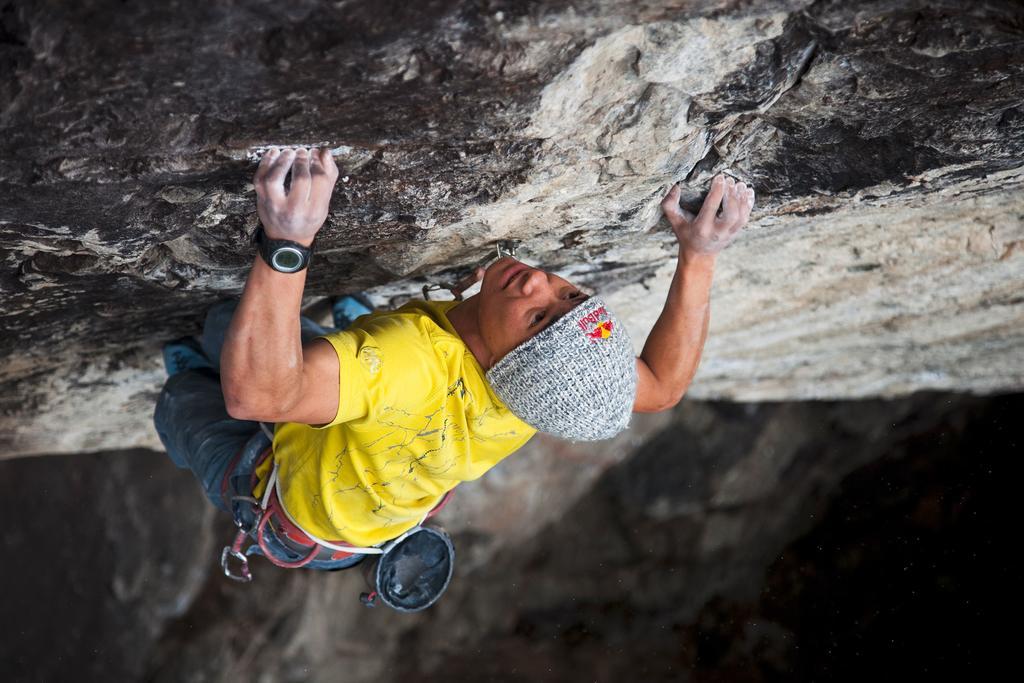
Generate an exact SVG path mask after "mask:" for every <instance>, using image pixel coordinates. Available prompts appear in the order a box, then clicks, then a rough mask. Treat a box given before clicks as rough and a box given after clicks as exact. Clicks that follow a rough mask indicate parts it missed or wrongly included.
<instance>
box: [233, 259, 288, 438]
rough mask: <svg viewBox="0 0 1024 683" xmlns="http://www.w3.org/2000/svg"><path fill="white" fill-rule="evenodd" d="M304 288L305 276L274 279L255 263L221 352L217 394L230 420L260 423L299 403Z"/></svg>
mask: <svg viewBox="0 0 1024 683" xmlns="http://www.w3.org/2000/svg"><path fill="white" fill-rule="evenodd" d="M305 284H306V271H305V270H301V271H299V272H297V273H279V272H277V271H275V270H274V269H272V268H271V267H270V266H268V265H267V264H266V263H265V262H264V261H263V259H262V258H261V257H259V256H257V257H256V259H255V262H254V263H253V267H252V270H251V271H250V272H249V279H248V280H247V281H246V283H245V291H244V292H243V294H242V299H241V302H240V303H239V304H238V308H237V309H236V310H235V315H234V317H233V318H232V319H231V325H230V326H229V327H228V331H227V336H226V338H225V340H224V348H223V350H222V352H221V361H220V364H221V388H222V389H223V391H224V401H225V404H226V406H227V409H228V414H230V415H231V416H233V417H237V418H240V419H265V417H264V416H267V415H273V414H277V413H280V412H283V411H286V410H287V409H288V408H289V407H290V406H291V405H293V404H294V403H295V402H297V401H298V400H299V397H300V396H301V392H302V337H301V335H300V332H299V327H300V326H299V315H300V309H301V306H302V290H303V288H304V286H305Z"/></svg>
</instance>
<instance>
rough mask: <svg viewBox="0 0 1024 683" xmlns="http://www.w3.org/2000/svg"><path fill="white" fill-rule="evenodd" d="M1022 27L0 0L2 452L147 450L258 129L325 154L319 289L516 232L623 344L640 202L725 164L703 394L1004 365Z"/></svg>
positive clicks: (231, 236)
mask: <svg viewBox="0 0 1024 683" xmlns="http://www.w3.org/2000/svg"><path fill="white" fill-rule="evenodd" d="M1022 40H1024V12H1022V10H1021V6H1020V4H1019V3H1015V2H1009V1H1005V2H989V3H984V4H975V3H962V2H953V1H952V0H947V1H943V2H902V1H900V2H897V1H895V0H889V1H879V2H865V3H848V2H837V1H826V0H819V1H818V2H811V1H810V0H789V1H783V0H779V1H777V2H757V3H745V2H727V1H725V0H722V1H720V2H711V3H703V2H682V1H679V2H665V3H653V2H644V3H618V2H610V1H608V2H601V1H598V0H592V1H591V2H579V3H567V2H552V3H539V2H537V3H535V2H526V1H524V2H513V1H511V0H510V1H508V2H502V1H500V0H494V1H480V2H473V3H457V2H444V1H441V0H438V1H434V2H425V3H405V2H390V1H377V2H335V3H319V2H309V1H307V2H292V3H287V4H286V5H273V6H266V5H265V4H264V3H257V2H235V3H209V2H206V3H198V2H189V3H184V2H170V3H155V2H154V3H130V4H127V5H125V4H123V3H119V2H114V1H113V0H88V1H86V2H81V3H74V4H70V5H69V4H66V3H28V2H3V3H2V4H0V64H2V65H3V69H2V70H0V130H2V133H3V135H2V136H0V140H2V141H0V258H2V263H3V268H2V270H0V293H2V296H3V302H4V303H3V310H2V326H3V338H2V342H0V357H2V359H3V360H2V361H0V412H2V415H3V418H2V419H3V423H2V426H0V450H2V451H3V452H4V453H5V454H16V453H50V452H58V451H81V450H88V449H100V448H125V447H129V446H133V445H145V446H150V447H152V446H156V445H157V442H156V437H155V434H154V433H153V432H152V429H151V428H150V427H149V424H148V422H149V420H148V415H149V410H150V406H151V404H152V400H153V396H154V394H155V392H156V391H157V390H158V388H159V385H160V373H159V366H158V360H157V354H158V349H159V344H160V343H161V341H163V340H165V339H168V338H171V337H175V336H179V335H181V334H183V333H187V332H190V331H194V330H195V328H196V325H197V324H198V321H199V319H200V316H201V314H202V311H203V309H204V307H205V306H206V305H208V304H209V303H211V302H213V301H215V300H217V299H219V298H222V297H224V296H229V295H234V294H237V293H238V292H239V290H240V286H241V284H242V282H243V279H244V276H245V273H246V269H247V266H248V264H249V262H250V259H251V256H250V252H249V250H248V249H247V248H246V247H244V243H245V239H246V234H247V233H248V232H249V231H250V230H251V229H252V228H253V227H254V226H255V220H256V218H255V211H254V202H253V194H252V191H251V185H250V184H249V181H250V178H251V174H252V170H253V169H252V167H251V165H249V164H248V163H247V162H245V161H244V160H243V159H244V153H245V150H246V149H247V148H248V147H249V146H251V145H254V144H266V143H328V144H330V145H332V146H339V147H343V148H344V153H343V154H342V155H341V157H340V159H339V160H340V162H341V164H342V166H343V168H344V171H343V175H344V178H346V179H347V180H345V179H343V182H341V183H339V187H338V189H337V192H336V198H335V201H334V203H333V205H332V213H331V217H330V219H329V222H328V225H327V227H326V228H325V229H324V231H323V233H322V236H321V238H320V240H319V252H318V256H317V260H316V262H315V268H314V270H313V274H312V279H311V282H310V287H309V293H310V295H311V296H318V295H324V294H328V293H331V292H336V291H339V290H342V289H349V288H354V287H376V288H377V289H374V290H372V291H373V295H374V296H375V297H377V299H378V301H380V302H381V303H386V302H390V303H396V302H397V298H400V295H401V292H403V291H409V289H410V287H411V284H410V283H416V282H417V280H416V278H424V277H437V278H449V277H453V276H454V275H456V274H457V273H458V272H460V271H461V270H464V269H465V268H467V267H469V266H470V265H473V264H475V263H476V262H478V261H480V260H481V259H483V258H485V257H486V255H487V253H488V252H489V250H490V249H492V248H493V244H494V242H495V240H497V239H500V238H507V237H511V238H517V239H520V240H522V241H523V243H524V249H525V250H526V254H525V255H526V256H527V258H528V259H529V258H530V257H531V256H532V258H533V260H534V261H535V262H538V263H540V264H541V265H544V266H546V267H549V268H553V269H560V270H561V271H562V272H564V273H566V274H568V275H570V276H572V277H573V278H574V279H576V280H578V281H579V282H581V283H583V284H585V285H588V286H590V287H593V288H600V289H602V290H603V291H606V292H608V294H609V296H610V298H611V299H612V301H613V302H614V303H615V304H616V305H617V307H618V308H620V309H623V310H626V309H627V307H628V316H627V319H628V322H629V323H631V329H632V330H633V336H634V337H635V338H636V339H637V340H638V342H639V341H641V340H642V339H643V338H644V335H645V333H646V331H647V329H649V327H650V325H651V324H652V323H653V320H654V319H655V317H656V316H657V314H658V312H659V310H660V305H661V301H660V296H661V294H662V292H663V291H664V290H665V288H666V287H667V285H668V279H669V277H668V276H669V273H670V272H671V268H672V263H673V257H674V253H675V252H674V247H673V238H672V236H671V233H670V232H669V231H668V229H667V227H666V225H665V223H664V222H663V221H662V222H659V217H658V211H657V204H658V200H659V198H660V197H661V195H662V194H663V193H664V191H665V189H666V188H667V186H668V184H669V183H670V182H671V181H674V180H682V181H684V182H685V183H686V185H687V187H688V188H689V191H690V194H691V196H692V197H691V198H692V199H698V198H699V196H700V194H701V193H702V192H703V190H705V189H706V187H707V183H708V181H709V179H710V178H711V177H712V175H713V174H714V173H715V172H716V171H717V170H719V169H721V168H730V169H732V170H733V171H734V172H736V173H738V174H739V175H740V176H741V177H744V178H746V179H748V180H749V181H750V182H751V183H752V184H753V186H754V187H755V188H756V191H757V193H758V204H757V207H756V209H755V212H754V215H753V217H752V221H751V222H752V224H751V227H750V228H749V229H748V231H747V234H746V235H745V236H744V237H743V239H741V240H740V241H739V242H738V243H737V244H736V245H735V246H734V247H733V248H731V249H730V250H729V252H727V256H725V257H724V258H723V260H722V267H721V271H720V274H719V275H718V279H717V286H716V291H715V303H714V314H713V322H712V330H711V336H710V342H709V345H708V349H707V354H706V357H705V360H704V363H703V365H702V368H701V371H700V373H699V375H698V377H697V381H696V383H695V385H694V387H693V395H695V396H701V397H732V398H739V399H764V398H772V399H777V398H785V397H839V396H871V395H896V394H901V393H905V392H909V391H913V390H915V389H919V388H939V387H957V388H961V389H965V390H970V391H976V392H990V391H998V390H1009V389H1012V388H1015V387H1021V386H1022V385H1024V356H1022V355H1021V354H1020V353H1015V350H1016V348H1018V347H1019V346H1020V345H1021V343H1022V341H1024V340H1022V338H1021V337H1022V332H1021V330H1022V329H1024V325H1022V322H1024V295H1022V291H1021V286H1020V272H1021V267H1022V264H1024V247H1022V245H1024V219H1022V215H1024V193H1022V192H1021V189H1022V185H1024V171H1022V170H1021V152H1022V149H1024V109H1022V104H1021V102H1022V98H1024V85H1022V83H1024V79H1022V78H1021V75H1022V71H1024V42H1022ZM419 282H421V281H419ZM638 299H639V300H640V301H641V303H640V305H637V303H636V302H637V300H638ZM97 406H98V407H99V408H98V409H97ZM86 413H88V417H84V416H83V415H84V414H86ZM55 424H59V425H61V427H60V428H59V429H53V427H52V425H55Z"/></svg>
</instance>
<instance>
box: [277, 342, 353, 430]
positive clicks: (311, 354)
mask: <svg viewBox="0 0 1024 683" xmlns="http://www.w3.org/2000/svg"><path fill="white" fill-rule="evenodd" d="M338 371H339V362H338V354H337V353H335V351H334V348H333V347H332V346H331V345H330V344H329V343H327V341H325V340H324V339H314V340H312V341H309V342H307V343H306V344H303V346H302V380H301V382H300V387H299V391H298V393H297V395H296V398H295V399H294V400H292V401H290V402H289V405H286V406H283V407H282V410H281V412H280V413H279V414H278V415H276V416H275V419H274V421H275V422H300V423H303V424H310V425H320V424H326V423H329V422H332V421H333V420H334V418H335V416H336V415H337V414H338V397H339V381H340V380H339V374H338ZM284 393H285V392H283V391H282V395H284Z"/></svg>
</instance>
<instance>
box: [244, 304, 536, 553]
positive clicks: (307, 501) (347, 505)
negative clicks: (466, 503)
mask: <svg viewBox="0 0 1024 683" xmlns="http://www.w3.org/2000/svg"><path fill="white" fill-rule="evenodd" d="M457 303H458V302H456V301H411V302H409V303H407V304H405V305H404V306H402V307H401V308H399V309H397V310H395V311H379V312H376V313H371V314H368V315H364V316H361V317H359V318H358V319H357V320H356V321H355V322H354V323H353V324H352V326H351V327H349V328H348V329H347V330H345V331H343V332H335V333H332V334H330V335H327V336H325V337H324V338H325V339H327V341H329V342H330V343H331V345H333V346H334V349H335V351H337V353H338V361H339V363H340V365H341V370H340V380H341V396H340V397H339V401H338V414H337V415H336V416H335V418H334V420H332V421H331V422H330V424H327V425H323V426H321V427H312V426H310V425H305V424H299V423H295V422H284V423H280V424H278V425H277V426H276V429H275V431H274V458H273V460H274V461H275V462H276V463H277V465H278V487H279V488H278V490H279V493H280V497H281V503H282V504H283V505H284V508H285V510H286V511H287V512H288V514H289V515H290V516H291V517H292V519H294V520H295V522H297V523H298V525H299V526H300V527H302V528H303V529H304V530H305V531H307V532H308V533H311V534H313V535H315V536H318V537H320V538H322V539H324V540H342V541H347V542H348V543H351V544H353V545H357V546H370V545H375V544H377V543H381V542H382V541H387V540H389V539H392V538H394V537H396V536H398V535H400V534H401V533H402V532H404V531H406V530H408V529H411V528H412V527H414V526H416V524H417V523H419V521H420V520H421V519H422V518H423V516H424V515H426V514H427V512H429V511H430V509H431V508H433V507H434V505H436V504H437V503H438V502H439V501H440V499H441V497H442V496H444V494H445V493H447V492H448V491H450V490H451V489H452V488H454V487H455V486H456V485H457V484H458V483H459V482H462V481H467V480H471V479H476V478H478V477H479V476H480V475H482V474H483V473H484V472H486V471H487V470H489V469H490V468H492V467H494V466H495V465H496V464H498V463H499V462H500V461H501V460H502V459H503V458H505V457H506V456H507V455H510V454H511V453H513V452H514V451H516V450H517V449H519V448H520V447H521V446H522V445H523V444H525V443H526V442H527V441H529V440H530V438H531V437H532V436H533V435H534V434H535V433H536V431H537V430H535V429H534V428H533V427H531V426H529V425H528V424H526V423H525V422H523V421H522V420H520V419H519V418H518V417H516V416H515V415H514V414H513V413H512V412H511V411H509V410H508V408H506V407H505V404H504V403H502V401H501V399H499V398H498V397H497V396H496V395H495V394H494V392H493V391H492V389H491V388H490V386H489V385H488V384H487V380H486V379H485V377H484V370H483V368H482V367H481V366H480V364H479V363H478V362H477V360H476V358H475V357H474V356H473V354H472V353H470V351H469V348H468V347H467V346H466V344H465V343H464V342H463V341H462V339H461V338H460V337H459V336H458V334H457V333H456V331H455V328H454V327H452V324H451V323H450V322H449V321H448V318H447V316H446V315H445V313H446V312H447V311H448V310H449V309H450V308H452V307H454V306H455V305H456V304H457ZM270 466H271V462H270V458H268V459H267V461H266V462H265V463H264V464H263V466H261V468H260V469H259V470H258V471H257V474H258V475H259V482H260V483H259V485H258V486H257V487H256V491H255V492H254V494H255V495H256V496H262V494H263V489H264V487H265V484H266V480H267V478H268V475H269V471H270Z"/></svg>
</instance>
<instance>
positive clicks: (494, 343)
mask: <svg viewBox="0 0 1024 683" xmlns="http://www.w3.org/2000/svg"><path fill="white" fill-rule="evenodd" d="M478 296H479V297H480V304H479V309H478V319H477V322H478V325H479V329H480V337H481V338H482V339H483V341H484V344H486V346H487V349H488V351H489V352H490V354H491V360H492V362H497V361H499V360H501V358H503V357H504V356H505V355H506V354H507V353H508V352H509V351H511V350H512V349H514V348H515V347H517V346H519V345H520V344H522V343H523V342H524V341H526V340H527V339H529V338H530V337H532V336H533V335H535V334H537V333H538V332H540V331H541V330H543V329H544V328H546V327H547V326H548V325H550V324H552V323H553V322H555V321H556V320H557V319H558V318H560V317H562V316H563V315H565V314H566V313H568V312H569V311H570V310H572V309H573V308H575V307H576V306H578V305H579V304H580V302H582V301H584V300H585V299H587V298H588V295H587V294H584V293H583V292H581V291H580V290H579V289H578V288H577V287H575V286H574V285H573V284H572V283H570V282H569V281H568V280H564V279H562V278H560V277H558V276H557V275H554V274H553V273H548V272H546V271H543V270H539V269H537V268H531V267H529V266H527V265H526V264H525V263H523V262H522V261H517V260H516V259H514V258H512V257H511V256H505V257H503V258H500V259H498V260H497V261H495V262H494V263H492V264H491V266H490V267H489V268H488V269H487V271H486V272H485V273H484V280H483V284H482V285H481V286H480V293H479V295H478Z"/></svg>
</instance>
